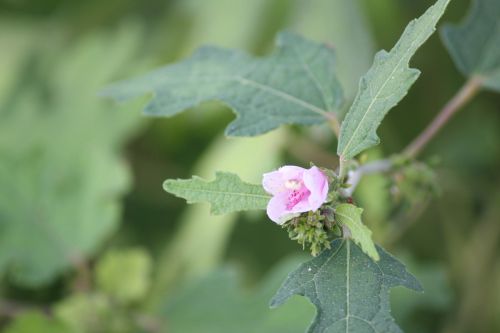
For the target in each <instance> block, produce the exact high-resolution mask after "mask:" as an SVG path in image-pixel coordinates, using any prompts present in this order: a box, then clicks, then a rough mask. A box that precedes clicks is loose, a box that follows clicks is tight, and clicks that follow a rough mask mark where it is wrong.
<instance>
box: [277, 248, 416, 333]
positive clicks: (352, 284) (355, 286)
mask: <svg viewBox="0 0 500 333" xmlns="http://www.w3.org/2000/svg"><path fill="white" fill-rule="evenodd" d="M378 251H379V253H380V261H378V262H374V261H373V260H371V259H370V257H368V256H367V255H366V254H364V253H363V252H362V251H361V249H360V248H358V247H357V246H351V242H350V241H349V240H341V239H336V240H334V241H333V242H332V247H331V249H329V250H326V251H324V252H323V253H322V254H320V255H319V256H318V257H316V258H314V259H312V260H310V261H308V262H305V263H303V264H302V265H300V266H299V268H297V269H296V270H295V271H293V272H292V273H290V274H289V275H288V277H287V279H286V280H285V282H284V283H283V285H282V286H281V288H280V289H279V290H278V292H277V293H276V295H275V296H274V297H273V299H272V300H271V307H277V306H279V305H281V304H283V303H284V302H285V301H286V300H287V299H288V298H290V297H291V296H293V295H302V296H305V297H307V298H308V299H309V300H310V301H311V302H312V303H313V304H314V305H315V306H316V309H317V312H316V317H315V318H314V321H313V322H312V324H311V326H310V327H309V329H308V332H309V333H319V332H349V333H361V332H363V333H365V332H366V333H382V332H383V333H393V332H394V333H399V332H401V330H400V328H399V327H398V326H397V325H396V323H395V322H394V319H393V318H392V317H391V314H390V304H389V291H390V289H391V288H393V287H396V286H404V287H407V288H409V289H413V290H416V291H421V290H422V287H421V286H420V284H419V283H418V281H417V280H416V279H415V277H413V275H411V274H410V273H408V272H407V271H406V269H405V267H404V265H403V264H401V263H400V262H399V261H398V260H396V259H395V258H394V257H392V256H391V255H390V254H389V253H387V252H385V251H384V250H383V249H382V248H380V247H379V248H378Z"/></svg>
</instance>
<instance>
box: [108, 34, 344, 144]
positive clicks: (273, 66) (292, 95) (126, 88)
mask: <svg viewBox="0 0 500 333" xmlns="http://www.w3.org/2000/svg"><path fill="white" fill-rule="evenodd" d="M277 46H278V50H277V51H276V52H275V53H274V54H272V55H270V56H269V57H266V58H261V59H256V58H253V57H251V56H249V55H248V54H246V53H243V52H240V51H235V50H227V49H222V48H217V47H202V48H200V49H198V51H196V52H195V53H194V55H193V56H192V57H191V58H189V59H187V60H185V61H183V62H181V63H179V64H175V65H171V66H166V67H163V68H161V69H158V70H156V71H154V72H152V73H150V74H147V75H145V76H142V77H139V78H137V79H132V80H130V81H125V82H122V83H117V84H115V85H112V86H110V87H108V88H106V89H104V90H103V92H102V94H103V95H105V96H112V97H114V98H115V99H117V100H127V99H130V98H133V97H136V96H140V95H144V94H146V93H153V95H154V98H153V100H152V101H151V102H150V103H149V104H148V105H147V106H146V107H145V113H146V114H148V115H156V116H172V115H174V114H177V113H179V112H182V111H184V110H186V109H188V108H190V107H193V106H196V105H198V104H200V103H202V102H205V101H213V100H219V101H222V102H224V103H226V104H227V105H228V106H229V107H231V108H232V109H233V110H234V111H235V112H236V113H237V118H236V120H235V121H233V122H232V123H231V124H229V126H228V127H227V129H226V134H228V135H235V136H252V135H257V134H262V133H265V132H268V131H270V130H272V129H275V128H277V127H278V126H280V125H282V124H292V123H293V124H304V125H312V124H319V123H322V122H325V121H327V120H329V119H330V118H331V117H332V116H333V114H332V113H331V112H332V111H334V110H336V109H337V108H338V107H339V105H340V104H341V99H342V97H341V95H342V93H341V88H340V85H339V83H338V81H337V79H336V78H335V72H334V55H333V51H332V50H331V49H330V48H328V47H326V46H324V45H320V44H316V43H314V42H311V41H308V40H306V39H303V38H302V37H299V36H297V35H293V34H291V33H281V34H280V35H279V36H278V39H277Z"/></svg>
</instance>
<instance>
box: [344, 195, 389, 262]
mask: <svg viewBox="0 0 500 333" xmlns="http://www.w3.org/2000/svg"><path fill="white" fill-rule="evenodd" d="M362 213H363V209H362V208H358V207H356V206H354V205H351V204H340V205H338V206H337V207H335V220H336V221H337V222H338V223H340V224H341V225H342V226H346V227H347V228H349V232H350V235H349V237H348V238H351V239H352V240H353V241H354V242H355V243H356V244H358V245H359V246H360V247H361V249H362V250H363V252H364V253H366V254H367V255H369V256H370V258H372V259H373V260H376V261H378V260H379V259H380V256H379V254H378V252H377V249H376V248H375V244H374V243H373V240H372V232H371V230H370V229H368V227H367V226H366V225H364V224H363V222H362V221H361V214H362ZM344 236H346V235H344Z"/></svg>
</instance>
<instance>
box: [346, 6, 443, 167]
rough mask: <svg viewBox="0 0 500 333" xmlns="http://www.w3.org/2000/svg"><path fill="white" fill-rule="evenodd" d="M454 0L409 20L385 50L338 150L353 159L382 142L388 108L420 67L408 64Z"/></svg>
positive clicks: (348, 119) (368, 76) (355, 105)
mask: <svg viewBox="0 0 500 333" xmlns="http://www.w3.org/2000/svg"><path fill="white" fill-rule="evenodd" d="M449 1H450V0H438V1H437V3H436V4H435V5H433V6H432V7H430V8H429V9H428V10H427V11H426V12H425V13H424V15H422V16H421V17H420V18H418V19H416V20H413V21H412V22H410V24H408V26H407V27H406V29H405V31H404V32H403V35H402V36H401V38H400V39H399V41H398V42H397V43H396V45H395V46H394V48H393V49H392V50H391V51H390V52H386V51H385V50H382V51H380V52H378V53H377V54H376V55H375V61H374V63H373V66H372V67H371V68H370V70H369V71H368V73H366V75H365V76H363V77H362V78H361V81H360V83H359V91H358V94H357V96H356V98H355V100H354V103H353V104H352V106H351V108H350V110H349V112H348V113H347V115H346V117H345V119H344V121H343V122H342V126H341V129H340V137H339V144H338V148H337V154H338V155H339V156H342V158H344V159H351V158H353V157H354V156H356V155H357V154H358V153H360V152H362V151H363V150H365V149H367V148H370V147H371V146H374V145H376V144H378V143H379V141H380V139H379V137H378V136H377V133H376V131H377V128H378V126H379V125H380V123H381V121H382V119H383V118H384V117H385V115H386V114H387V112H389V110H390V109H391V108H392V107H394V106H395V105H396V104H397V103H398V102H399V101H400V100H401V99H403V97H404V96H405V95H406V93H407V92H408V90H409V89H410V87H411V86H412V85H413V83H414V82H415V81H416V80H417V78H418V76H419V75H420V71H419V70H417V69H413V68H409V66H408V64H409V61H410V59H411V58H412V56H413V54H414V53H415V52H416V51H417V49H418V48H419V47H420V46H421V45H422V44H423V43H424V42H425V41H426V40H427V39H428V38H429V37H430V36H431V35H432V33H433V32H434V31H435V30H436V24H437V22H438V20H439V19H440V18H441V16H442V15H443V13H444V11H445V9H446V6H447V5H448V3H449Z"/></svg>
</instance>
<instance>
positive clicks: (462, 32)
mask: <svg viewBox="0 0 500 333" xmlns="http://www.w3.org/2000/svg"><path fill="white" fill-rule="evenodd" d="M441 37H442V38H443V42H444V44H445V45H446V47H447V48H448V51H449V52H450V54H451V57H452V58H453V60H454V62H455V65H456V66H457V67H458V68H459V69H460V71H461V72H462V73H463V74H464V75H466V76H469V77H472V76H478V77H480V78H481V80H482V84H483V85H484V86H485V87H488V88H490V89H493V90H496V91H500V1H498V0H475V1H474V4H473V6H472V8H471V10H470V13H469V15H468V16H467V18H466V19H465V20H464V22H462V24H460V25H456V26H455V25H445V26H444V27H443V28H442V29H441Z"/></svg>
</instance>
